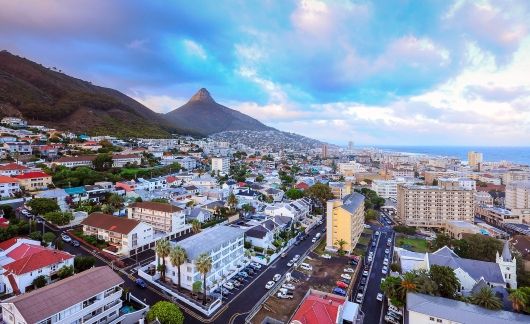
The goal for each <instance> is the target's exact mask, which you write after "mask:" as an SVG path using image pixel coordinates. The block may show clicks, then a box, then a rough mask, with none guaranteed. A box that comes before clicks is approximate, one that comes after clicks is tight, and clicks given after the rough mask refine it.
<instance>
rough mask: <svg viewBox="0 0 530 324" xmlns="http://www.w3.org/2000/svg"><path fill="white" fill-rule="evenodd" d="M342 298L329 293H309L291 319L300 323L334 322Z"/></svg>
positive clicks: (331, 323)
mask: <svg viewBox="0 0 530 324" xmlns="http://www.w3.org/2000/svg"><path fill="white" fill-rule="evenodd" d="M342 304H344V299H340V298H336V297H333V296H332V295H331V294H330V295H325V296H318V295H309V296H307V297H306V299H304V301H303V302H302V304H301V305H300V308H298V311H296V313H295V314H294V316H293V318H292V320H293V321H295V320H296V321H299V322H300V323H302V324H335V323H336V322H337V314H338V312H339V307H340V306H342Z"/></svg>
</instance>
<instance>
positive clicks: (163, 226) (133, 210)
mask: <svg viewBox="0 0 530 324" xmlns="http://www.w3.org/2000/svg"><path fill="white" fill-rule="evenodd" d="M127 213H128V217H129V218H131V219H135V220H137V221H140V222H143V223H146V224H149V225H151V227H152V228H153V230H155V231H159V232H164V233H167V234H171V236H170V237H169V238H170V239H171V238H175V237H177V236H180V235H182V234H185V233H186V232H189V231H190V229H191V225H186V214H185V211H184V209H182V208H180V207H177V206H173V205H171V204H166V203H159V202H136V203H134V204H132V205H131V206H130V207H129V208H128V209H127ZM177 234H178V235H177ZM172 236H174V237H172Z"/></svg>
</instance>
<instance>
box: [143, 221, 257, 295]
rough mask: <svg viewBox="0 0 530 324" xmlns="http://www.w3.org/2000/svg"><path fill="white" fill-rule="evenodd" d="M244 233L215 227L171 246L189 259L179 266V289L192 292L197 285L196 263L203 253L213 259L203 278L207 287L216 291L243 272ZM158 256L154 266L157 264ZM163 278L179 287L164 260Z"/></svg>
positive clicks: (237, 229) (244, 261)
mask: <svg viewBox="0 0 530 324" xmlns="http://www.w3.org/2000/svg"><path fill="white" fill-rule="evenodd" d="M244 236H245V230H244V229H241V228H239V227H232V226H226V225H221V226H215V227H212V228H208V229H205V230H203V231H202V232H200V233H198V234H195V235H193V236H190V237H188V238H186V239H184V240H182V241H179V242H171V245H172V246H175V245H179V246H180V247H182V248H183V249H184V250H185V251H186V254H187V255H188V262H186V263H184V264H183V265H181V266H180V275H181V284H182V287H183V288H185V289H188V290H192V285H193V283H194V282H196V281H202V280H203V278H202V275H201V274H200V273H199V271H198V270H197V267H196V265H195V261H196V260H197V258H198V257H199V256H200V255H201V254H203V253H205V254H207V255H209V256H210V257H211V258H212V270H211V271H210V272H209V273H208V274H207V276H206V287H207V288H208V290H209V291H212V290H215V289H216V288H217V287H219V286H220V285H222V283H223V282H224V281H225V280H228V279H229V278H231V277H232V276H234V275H235V274H237V272H238V271H239V269H241V268H243V267H244V266H245V265H246V263H247V259H246V258H245V248H244ZM157 262H158V255H157V257H156V260H155V263H154V264H158V263H157ZM166 267H167V269H166V278H169V279H170V280H171V281H172V282H173V283H175V284H177V283H178V271H177V269H176V267H174V266H173V265H171V262H170V261H169V257H167V258H166Z"/></svg>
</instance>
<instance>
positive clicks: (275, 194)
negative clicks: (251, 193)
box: [262, 188, 283, 202]
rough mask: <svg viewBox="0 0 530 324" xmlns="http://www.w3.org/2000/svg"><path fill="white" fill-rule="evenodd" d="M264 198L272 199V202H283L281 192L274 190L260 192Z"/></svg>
mask: <svg viewBox="0 0 530 324" xmlns="http://www.w3.org/2000/svg"><path fill="white" fill-rule="evenodd" d="M262 193H263V194H264V195H265V196H270V197H272V201H273V202H280V201H282V200H283V191H282V190H279V189H274V188H268V189H265V190H263V191H262Z"/></svg>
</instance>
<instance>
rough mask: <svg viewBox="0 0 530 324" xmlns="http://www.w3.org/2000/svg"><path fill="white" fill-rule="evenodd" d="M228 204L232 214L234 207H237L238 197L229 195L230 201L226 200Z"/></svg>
mask: <svg viewBox="0 0 530 324" xmlns="http://www.w3.org/2000/svg"><path fill="white" fill-rule="evenodd" d="M226 203H227V204H228V206H229V207H230V211H231V212H232V211H233V210H234V207H235V206H236V205H237V197H236V195H234V194H233V193H230V195H228V199H227V200H226Z"/></svg>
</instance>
